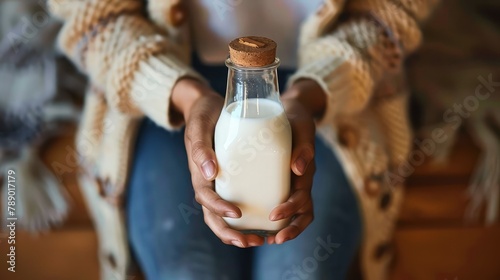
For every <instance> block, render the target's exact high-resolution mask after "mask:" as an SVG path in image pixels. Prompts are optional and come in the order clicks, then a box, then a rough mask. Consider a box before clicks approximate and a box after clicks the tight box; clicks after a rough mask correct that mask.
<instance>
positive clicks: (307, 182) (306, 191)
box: [269, 162, 316, 221]
mask: <svg viewBox="0 0 500 280" xmlns="http://www.w3.org/2000/svg"><path fill="white" fill-rule="evenodd" d="M315 169H316V166H315V164H314V162H313V163H312V165H311V166H310V167H309V168H308V170H307V172H306V174H304V176H292V194H291V195H290V198H288V200H287V201H285V202H284V203H282V204H280V205H278V206H276V207H275V208H274V209H273V210H272V211H271V213H270V214H269V219H270V220H271V221H277V220H281V219H286V218H290V217H292V216H293V215H295V214H296V213H297V211H298V210H299V209H300V208H302V207H303V206H304V205H305V204H306V203H308V202H310V201H311V200H312V198H311V189H312V184H313V178H314V172H315Z"/></svg>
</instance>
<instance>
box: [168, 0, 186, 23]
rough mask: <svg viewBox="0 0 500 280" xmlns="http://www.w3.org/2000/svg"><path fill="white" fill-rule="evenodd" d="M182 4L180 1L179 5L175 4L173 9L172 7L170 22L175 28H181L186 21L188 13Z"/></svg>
mask: <svg viewBox="0 0 500 280" xmlns="http://www.w3.org/2000/svg"><path fill="white" fill-rule="evenodd" d="M182 3H183V2H181V1H179V3H177V4H174V5H173V6H172V7H170V16H169V21H170V24H171V25H172V26H174V27H179V26H181V25H182V24H183V23H184V22H185V21H186V18H187V12H186V8H185V6H184V5H183V4H182Z"/></svg>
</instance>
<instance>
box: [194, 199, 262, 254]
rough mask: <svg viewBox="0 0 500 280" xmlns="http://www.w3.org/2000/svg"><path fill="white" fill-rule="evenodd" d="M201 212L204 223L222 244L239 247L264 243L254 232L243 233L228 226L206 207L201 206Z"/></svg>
mask: <svg viewBox="0 0 500 280" xmlns="http://www.w3.org/2000/svg"><path fill="white" fill-rule="evenodd" d="M203 213H204V219H205V223H206V224H207V225H208V227H210V229H211V230H212V231H213V232H214V234H215V235H216V236H217V237H218V238H219V239H220V240H221V241H222V242H223V243H224V244H228V245H234V246H237V247H240V248H246V247H249V246H261V245H263V244H264V238H263V237H261V236H258V235H255V234H247V235H245V234H243V233H241V232H239V231H237V230H234V229H232V228H230V227H229V226H228V225H227V223H226V222H225V221H224V220H223V219H222V218H221V217H219V216H216V215H214V214H213V213H211V212H210V211H208V209H207V208H203Z"/></svg>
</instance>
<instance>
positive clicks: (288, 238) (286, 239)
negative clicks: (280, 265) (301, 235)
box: [280, 237, 290, 244]
mask: <svg viewBox="0 0 500 280" xmlns="http://www.w3.org/2000/svg"><path fill="white" fill-rule="evenodd" d="M288 240H290V237H285V238H284V239H283V241H281V243H280V244H283V243H285V242H287V241H288Z"/></svg>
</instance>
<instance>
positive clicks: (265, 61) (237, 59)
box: [229, 36, 277, 67]
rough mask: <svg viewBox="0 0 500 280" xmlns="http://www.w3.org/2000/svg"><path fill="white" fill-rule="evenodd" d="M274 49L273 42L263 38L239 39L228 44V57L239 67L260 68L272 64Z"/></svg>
mask: <svg viewBox="0 0 500 280" xmlns="http://www.w3.org/2000/svg"><path fill="white" fill-rule="evenodd" d="M276 47H277V46H276V43H275V42H274V41H273V40H271V39H268V38H265V37H257V36H247V37H241V38H237V39H235V40H233V41H232V42H231V43H229V57H230V58H231V61H232V62H233V63H234V64H236V65H238V66H241V67H262V66H266V65H269V64H272V63H273V62H274V60H275V59H276Z"/></svg>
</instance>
